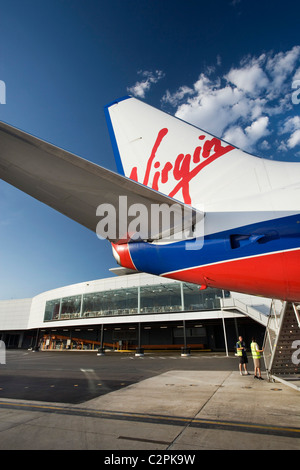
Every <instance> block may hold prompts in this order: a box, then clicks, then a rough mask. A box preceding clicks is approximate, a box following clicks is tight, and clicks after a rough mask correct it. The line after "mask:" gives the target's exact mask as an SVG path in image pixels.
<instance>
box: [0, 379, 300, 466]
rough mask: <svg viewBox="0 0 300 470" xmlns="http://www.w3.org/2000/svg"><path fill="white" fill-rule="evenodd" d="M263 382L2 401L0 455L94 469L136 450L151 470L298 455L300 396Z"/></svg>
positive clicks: (145, 384)
mask: <svg viewBox="0 0 300 470" xmlns="http://www.w3.org/2000/svg"><path fill="white" fill-rule="evenodd" d="M263 377H264V380H258V379H255V378H254V377H253V374H252V375H248V376H241V375H240V374H239V372H238V371H203V370H202V371H186V370H184V371H182V370H180V371H177V370H172V371H168V372H166V373H162V374H160V375H157V376H155V377H151V378H149V379H146V380H142V381H140V382H138V383H135V384H132V385H129V386H127V387H124V388H122V389H119V390H116V391H113V392H111V393H107V394H105V395H102V396H99V397H97V398H94V399H92V400H89V401H86V402H84V403H81V404H79V405H78V404H76V405H71V404H66V403H47V402H37V401H25V400H13V399H5V398H2V399H1V400H0V449H1V450H98V451H103V452H102V453H101V454H99V455H101V458H100V460H99V463H101V459H103V462H104V463H122V462H121V461H117V462H113V459H116V458H120V455H123V454H122V452H124V455H126V456H130V455H132V456H134V455H136V454H135V452H137V451H141V450H143V451H151V453H149V456H150V457H151V456H152V459H154V460H152V462H150V463H151V464H154V463H156V464H160V463H167V462H160V461H158V460H159V459H162V457H160V456H161V455H167V454H168V453H169V454H170V455H175V457H174V458H175V459H176V458H177V459H178V458H179V457H178V456H180V455H181V454H180V452H182V455H183V453H184V454H185V455H190V458H191V459H192V458H193V456H195V455H198V454H197V453H198V452H199V451H204V450H299V449H300V393H299V391H297V390H295V389H292V388H290V387H288V386H287V385H284V384H282V383H276V382H275V383H273V382H268V380H267V378H266V375H265V374H263ZM108 451H111V452H114V451H115V453H111V452H108ZM153 451H155V452H154V453H153ZM116 452H117V453H116ZM137 455H138V454H137ZM142 455H143V454H142ZM117 456H119V457H117ZM176 456H177V457H176ZM127 458H129V457H127ZM130 458H131V457H130ZM132 458H133V457H132ZM137 458H138V457H137ZM148 458H149V457H148ZM105 459H109V460H107V461H105ZM123 463H124V462H123ZM125 463H127V464H131V465H130V466H132V467H134V466H136V465H137V462H136V463H135V461H134V460H132V461H126V462H125ZM140 463H145V459H141V457H140ZM148 463H149V462H148ZM173 463H177V464H178V463H180V462H178V461H177V462H175V461H174V462H173Z"/></svg>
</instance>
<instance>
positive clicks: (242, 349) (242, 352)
mask: <svg viewBox="0 0 300 470" xmlns="http://www.w3.org/2000/svg"><path fill="white" fill-rule="evenodd" d="M236 352H237V355H238V357H239V359H240V363H239V370H240V374H241V375H243V366H244V371H245V374H244V375H250V374H249V372H248V370H247V364H248V357H247V352H246V345H245V342H244V341H243V338H242V336H239V340H238V341H237V343H236Z"/></svg>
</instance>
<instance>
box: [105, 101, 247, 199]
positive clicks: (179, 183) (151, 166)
mask: <svg viewBox="0 0 300 470" xmlns="http://www.w3.org/2000/svg"><path fill="white" fill-rule="evenodd" d="M105 114H106V119H107V124H108V128H109V132H110V136H111V140H112V145H113V150H114V154H115V159H116V163H117V168H118V171H119V173H120V174H123V175H125V176H127V177H129V178H131V179H133V180H135V181H138V182H139V183H142V184H144V185H145V186H148V187H150V188H152V189H154V190H156V191H159V192H161V193H163V194H165V195H168V196H169V197H172V198H174V199H176V200H178V201H181V202H183V203H185V204H188V205H191V206H194V205H195V204H197V203H199V202H201V203H202V202H203V201H204V200H205V199H207V198H206V197H205V196H207V195H209V194H212V189H213V193H214V194H216V192H217V189H218V187H220V185H219V182H220V178H223V177H224V174H226V173H228V171H227V170H226V168H227V165H228V159H229V156H230V155H232V154H233V153H238V154H243V155H244V156H245V155H246V154H244V153H243V152H242V151H240V150H238V149H236V148H235V147H233V146H232V145H229V144H228V143H227V142H224V141H222V140H220V139H218V138H217V137H214V136H212V135H210V134H208V133H207V132H205V131H203V130H201V129H198V128H196V127H194V126H192V125H190V124H188V123H186V122H183V121H181V120H180V119H177V118H176V117H174V116H171V115H169V114H166V113H164V112H163V111H160V110H158V109H156V108H154V107H152V106H149V105H147V104H145V103H144V102H142V101H140V100H137V99H136V98H132V97H129V96H127V97H124V98H122V99H120V100H117V101H114V102H113V103H110V104H109V105H107V106H106V107H105ZM230 160H231V159H230Z"/></svg>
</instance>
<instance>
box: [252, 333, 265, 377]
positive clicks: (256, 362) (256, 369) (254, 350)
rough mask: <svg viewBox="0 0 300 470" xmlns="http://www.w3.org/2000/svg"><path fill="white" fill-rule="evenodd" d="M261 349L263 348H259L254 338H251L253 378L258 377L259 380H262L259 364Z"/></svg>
mask: <svg viewBox="0 0 300 470" xmlns="http://www.w3.org/2000/svg"><path fill="white" fill-rule="evenodd" d="M263 350H264V349H263V348H262V349H259V346H258V344H257V342H256V339H255V338H252V343H251V353H252V358H253V363H254V378H255V379H260V380H263V378H262V376H261V365H260V358H261V355H260V353H262V352H263ZM257 374H258V375H257Z"/></svg>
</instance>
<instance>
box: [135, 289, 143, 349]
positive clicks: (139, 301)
mask: <svg viewBox="0 0 300 470" xmlns="http://www.w3.org/2000/svg"><path fill="white" fill-rule="evenodd" d="M140 314H141V288H140V286H138V315H140ZM135 356H137V357H141V356H144V349H143V348H142V345H141V322H140V320H139V325H138V347H137V348H136V353H135Z"/></svg>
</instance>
